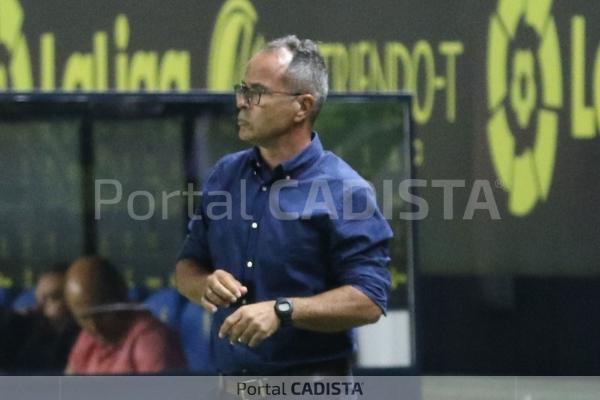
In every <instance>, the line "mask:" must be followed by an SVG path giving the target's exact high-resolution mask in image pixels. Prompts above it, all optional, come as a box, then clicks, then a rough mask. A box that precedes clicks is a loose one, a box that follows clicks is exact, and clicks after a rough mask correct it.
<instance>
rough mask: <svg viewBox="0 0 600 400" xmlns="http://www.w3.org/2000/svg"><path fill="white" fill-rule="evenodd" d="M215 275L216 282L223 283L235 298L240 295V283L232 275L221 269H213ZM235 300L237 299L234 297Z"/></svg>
mask: <svg viewBox="0 0 600 400" xmlns="http://www.w3.org/2000/svg"><path fill="white" fill-rule="evenodd" d="M215 277H216V278H217V280H218V282H219V283H220V284H221V285H223V286H224V287H225V288H226V289H227V290H228V291H229V292H231V294H232V295H234V296H235V297H236V298H237V297H241V296H242V290H241V288H242V287H243V286H242V284H241V283H240V282H239V281H238V280H237V279H235V278H234V277H233V275H231V274H230V273H229V272H227V271H223V270H217V271H215ZM236 300H237V299H236Z"/></svg>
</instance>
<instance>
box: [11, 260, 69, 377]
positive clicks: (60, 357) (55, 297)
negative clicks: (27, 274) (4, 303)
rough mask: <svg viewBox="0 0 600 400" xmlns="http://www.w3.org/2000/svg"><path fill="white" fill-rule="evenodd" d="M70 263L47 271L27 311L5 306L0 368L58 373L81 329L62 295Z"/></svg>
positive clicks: (42, 275) (52, 267) (14, 371)
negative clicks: (19, 311) (32, 303)
mask: <svg viewBox="0 0 600 400" xmlns="http://www.w3.org/2000/svg"><path fill="white" fill-rule="evenodd" d="M66 269H67V266H66V265H64V264H56V265H53V266H51V267H50V268H48V269H47V270H46V271H44V272H43V273H42V274H41V275H40V277H39V278H38V281H37V284H36V287H35V300H36V304H35V308H34V309H32V310H30V311H28V312H25V313H14V312H11V311H9V310H2V315H1V317H0V321H1V322H0V331H2V332H3V338H4V340H3V344H4V345H5V348H4V350H3V351H0V353H4V354H5V356H4V357H2V356H0V359H2V360H3V361H4V363H5V364H4V363H2V364H0V369H2V370H4V371H6V372H10V373H59V372H62V371H63V370H64V369H65V366H66V364H67V357H68V355H69V352H70V350H71V347H72V345H73V343H74V342H75V339H76V338H77V335H78V333H79V327H78V326H77V324H76V323H75V322H74V320H73V318H72V316H71V313H70V312H69V310H68V309H67V306H66V303H65V299H64V296H63V289H64V281H65V272H66Z"/></svg>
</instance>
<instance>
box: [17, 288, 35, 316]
mask: <svg viewBox="0 0 600 400" xmlns="http://www.w3.org/2000/svg"><path fill="white" fill-rule="evenodd" d="M35 305H36V301H35V289H25V290H23V291H22V292H21V293H19V295H18V296H17V297H16V298H15V299H14V300H13V302H12V305H11V308H12V309H13V310H14V311H18V312H23V311H27V310H30V309H32V308H34V307H35Z"/></svg>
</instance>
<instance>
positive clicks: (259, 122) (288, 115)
mask: <svg viewBox="0 0 600 400" xmlns="http://www.w3.org/2000/svg"><path fill="white" fill-rule="evenodd" d="M291 60H292V54H291V52H289V51H288V50H284V49H279V50H271V51H262V52H260V53H258V54H257V55H255V56H254V57H252V59H251V60H250V61H249V62H248V66H247V67H246V74H245V75H244V80H243V82H242V83H243V84H245V85H246V86H248V87H250V88H252V89H258V90H262V91H264V92H265V93H266V94H263V95H262V96H261V99H260V104H248V102H246V101H245V100H238V101H237V107H238V108H239V110H240V111H239V114H238V125H239V127H240V130H239V136H240V139H242V140H244V141H247V142H250V143H253V144H256V145H268V144H269V143H273V141H274V140H276V139H277V138H278V137H279V136H281V135H284V134H285V133H288V132H289V131H290V130H291V129H292V126H293V124H294V116H295V114H296V112H297V110H298V104H296V101H295V97H294V96H290V95H286V94H281V93H279V94H268V93H269V92H271V91H275V92H290V89H289V88H288V87H286V85H285V82H284V74H285V71H286V69H287V67H288V65H289V63H290V61H291Z"/></svg>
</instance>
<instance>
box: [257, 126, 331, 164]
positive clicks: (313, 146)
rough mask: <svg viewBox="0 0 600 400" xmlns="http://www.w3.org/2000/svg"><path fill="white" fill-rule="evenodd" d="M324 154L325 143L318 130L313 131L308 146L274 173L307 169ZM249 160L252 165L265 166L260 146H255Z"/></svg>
mask: <svg viewBox="0 0 600 400" xmlns="http://www.w3.org/2000/svg"><path fill="white" fill-rule="evenodd" d="M322 154H323V145H322V144H321V140H320V139H319V134H318V133H317V132H314V131H313V133H312V138H311V142H310V144H309V145H308V146H306V147H305V148H304V149H302V151H300V153H298V154H296V155H295V156H294V157H292V158H291V159H289V160H287V161H285V162H283V163H281V165H278V166H277V167H275V169H274V170H273V172H274V173H277V172H281V173H283V174H292V173H294V172H296V171H299V170H302V169H306V168H307V167H308V166H310V165H312V164H314V163H315V162H316V161H317V160H318V159H319V157H321V155H322ZM249 162H250V163H251V165H252V167H255V168H263V167H264V161H263V159H262V157H261V155H260V151H259V150H258V147H256V146H255V147H254V149H253V151H252V152H251V155H250V159H249Z"/></svg>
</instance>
